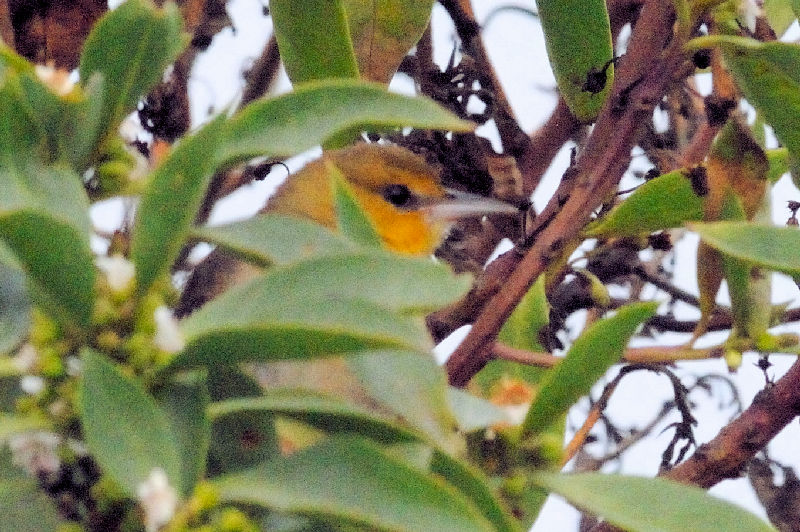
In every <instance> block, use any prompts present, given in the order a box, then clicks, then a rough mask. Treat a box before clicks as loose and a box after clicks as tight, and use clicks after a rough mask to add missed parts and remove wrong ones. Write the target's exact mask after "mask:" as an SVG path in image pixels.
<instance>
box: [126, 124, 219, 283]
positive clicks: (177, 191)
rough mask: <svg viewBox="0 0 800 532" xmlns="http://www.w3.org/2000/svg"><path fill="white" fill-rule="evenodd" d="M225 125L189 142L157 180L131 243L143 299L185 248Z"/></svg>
mask: <svg viewBox="0 0 800 532" xmlns="http://www.w3.org/2000/svg"><path fill="white" fill-rule="evenodd" d="M221 123H222V122H221V120H220V119H217V120H215V121H213V122H211V123H210V124H208V125H207V126H205V127H204V128H203V129H201V130H200V131H199V132H198V133H196V134H194V135H192V136H190V137H185V138H184V139H182V140H181V142H180V144H178V146H177V148H175V150H174V151H173V152H172V153H171V154H170V155H169V157H168V158H167V159H166V160H165V161H164V162H163V163H161V166H159V167H158V168H157V169H156V171H155V172H154V174H153V176H152V180H151V182H150V184H149V186H148V188H147V191H146V192H145V194H144V197H142V202H141V204H140V205H139V210H138V212H137V216H136V224H135V226H134V233H133V240H132V242H131V258H132V259H133V263H134V264H135V265H136V282H137V286H136V288H137V290H138V291H139V293H144V292H146V291H147V290H148V289H149V288H150V286H151V285H152V284H153V282H155V281H156V279H158V277H159V276H160V275H162V274H164V273H166V272H167V270H168V269H169V267H170V266H171V265H172V262H173V261H174V260H175V258H176V257H177V256H178V253H179V252H180V249H181V247H182V246H183V244H184V241H185V239H186V236H187V235H188V233H189V228H190V226H191V224H192V220H194V216H195V213H196V212H197V209H198V208H199V207H200V202H201V201H202V199H203V195H204V194H205V192H206V188H207V187H208V182H209V180H210V179H211V177H212V175H213V172H214V154H215V150H216V147H217V143H218V140H219V133H220V129H221V127H220V126H221Z"/></svg>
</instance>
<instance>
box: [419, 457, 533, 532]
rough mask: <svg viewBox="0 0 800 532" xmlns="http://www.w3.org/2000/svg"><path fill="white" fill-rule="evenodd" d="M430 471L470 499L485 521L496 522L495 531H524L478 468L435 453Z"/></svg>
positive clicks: (494, 523) (493, 523) (494, 524)
mask: <svg viewBox="0 0 800 532" xmlns="http://www.w3.org/2000/svg"><path fill="white" fill-rule="evenodd" d="M430 469H431V473H435V474H437V475H439V476H441V477H442V478H444V479H445V480H446V481H448V482H449V483H450V484H452V485H453V486H455V487H456V488H458V489H459V490H460V491H461V493H463V494H464V495H466V496H467V497H468V498H469V499H470V501H471V502H472V503H473V504H474V505H475V506H477V507H478V509H479V510H480V511H481V512H482V513H483V515H484V517H486V518H487V519H488V520H489V521H491V522H492V525H493V526H494V527H495V530H498V531H500V532H515V531H521V530H523V528H522V527H521V526H520V524H519V522H518V521H517V520H516V519H514V518H513V517H512V516H511V515H510V514H509V512H508V510H507V508H506V507H505V505H504V504H503V503H502V502H500V500H499V499H498V498H497V496H496V495H495V493H494V492H493V490H492V488H491V486H490V485H489V480H488V479H487V478H486V477H485V476H484V475H483V473H481V472H480V471H479V470H477V469H476V468H474V467H472V466H471V465H469V464H467V463H465V462H463V461H461V460H456V459H455V458H453V457H452V456H449V455H447V454H445V453H443V452H441V451H439V450H438V449H434V452H433V457H432V459H431V465H430Z"/></svg>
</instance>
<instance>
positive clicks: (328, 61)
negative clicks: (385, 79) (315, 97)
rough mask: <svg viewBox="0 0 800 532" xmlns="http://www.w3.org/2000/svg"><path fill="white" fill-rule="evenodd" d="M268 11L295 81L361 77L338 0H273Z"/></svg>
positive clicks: (289, 72)
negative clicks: (302, 0) (299, 0)
mask: <svg viewBox="0 0 800 532" xmlns="http://www.w3.org/2000/svg"><path fill="white" fill-rule="evenodd" d="M269 11H270V15H271V16H272V22H273V24H274V27H275V30H274V31H275V38H276V39H277V41H278V49H279V50H280V53H281V59H282V60H283V64H284V66H285V67H286V73H287V74H288V75H289V79H290V80H292V83H294V84H300V83H304V82H307V81H314V80H319V79H325V78H358V65H357V64H356V58H355V55H354V54H353V43H352V42H351V41H350V32H349V30H348V27H347V17H346V16H345V11H344V7H343V6H342V3H341V2H340V1H339V0H307V1H305V2H295V1H293V0H273V1H271V2H270V4H269Z"/></svg>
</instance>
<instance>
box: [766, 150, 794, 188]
mask: <svg viewBox="0 0 800 532" xmlns="http://www.w3.org/2000/svg"><path fill="white" fill-rule="evenodd" d="M764 153H766V155H767V161H769V171H768V172H767V181H769V182H770V183H772V184H775V182H777V181H778V179H780V178H781V177H783V175H784V174H785V173H786V172H788V171H789V150H787V149H786V148H776V149H774V150H766V151H765V152H764Z"/></svg>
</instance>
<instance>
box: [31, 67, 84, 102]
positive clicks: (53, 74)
mask: <svg viewBox="0 0 800 532" xmlns="http://www.w3.org/2000/svg"><path fill="white" fill-rule="evenodd" d="M34 71H35V72H36V75H37V76H38V77H39V79H40V80H41V81H42V83H44V84H45V85H47V86H48V87H50V90H52V91H53V92H55V93H56V94H58V95H59V96H66V95H67V94H69V93H70V92H72V89H73V88H74V87H75V80H74V79H73V77H72V75H71V74H70V72H69V70H64V69H61V68H54V67H52V66H50V65H36V66H35V67H34Z"/></svg>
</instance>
